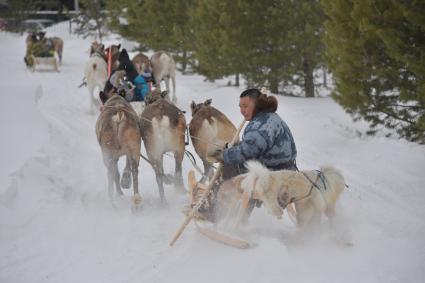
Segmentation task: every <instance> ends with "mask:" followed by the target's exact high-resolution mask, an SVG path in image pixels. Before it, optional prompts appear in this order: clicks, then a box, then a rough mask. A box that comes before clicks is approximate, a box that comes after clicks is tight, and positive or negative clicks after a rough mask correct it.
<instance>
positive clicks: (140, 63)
mask: <svg viewBox="0 0 425 283" xmlns="http://www.w3.org/2000/svg"><path fill="white" fill-rule="evenodd" d="M131 62H133V64H134V67H136V70H137V72H138V73H139V74H143V73H145V72H149V73H151V72H152V66H151V61H150V60H149V57H148V56H146V55H145V54H143V53H141V52H140V53H138V54H137V55H136V56H134V57H133V59H132V60H131Z"/></svg>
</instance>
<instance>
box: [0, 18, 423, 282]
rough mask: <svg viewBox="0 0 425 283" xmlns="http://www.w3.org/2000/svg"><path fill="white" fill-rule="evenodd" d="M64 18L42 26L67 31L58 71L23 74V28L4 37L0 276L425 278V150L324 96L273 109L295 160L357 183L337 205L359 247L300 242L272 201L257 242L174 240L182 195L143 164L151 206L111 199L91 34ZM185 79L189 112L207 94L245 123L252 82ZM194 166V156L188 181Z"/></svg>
mask: <svg viewBox="0 0 425 283" xmlns="http://www.w3.org/2000/svg"><path fill="white" fill-rule="evenodd" d="M67 25H68V24H67V23H62V24H59V25H56V26H54V27H52V28H50V29H49V30H48V31H47V36H53V35H58V36H61V37H62V38H63V39H64V55H63V65H62V66H61V71H60V73H55V72H50V71H48V70H43V71H38V72H35V73H32V72H30V71H28V70H27V69H26V68H25V65H24V62H23V56H24V52H25V43H24V41H25V37H24V36H19V35H13V34H9V33H4V32H1V33H0V42H1V46H2V52H1V53H0V60H1V62H2V64H1V65H0V77H1V80H0V87H1V89H2V99H3V102H2V103H1V111H0V115H1V116H0V118H1V119H0V121H1V122H0V125H1V130H2V133H3V134H2V141H1V142H2V147H1V148H2V149H1V150H2V151H1V153H2V158H1V161H0V162H1V169H2V170H1V188H0V254H1V255H2V256H1V257H0V282H61V283H64V282H170V281H173V282H282V281H285V282H384V281H385V282H422V280H423V278H424V277H425V250H424V249H423V246H424V244H425V241H424V239H423V235H424V233H425V224H424V220H423V219H425V208H424V206H423V199H425V198H424V197H425V190H424V186H425V185H424V184H425V174H424V172H425V170H424V169H425V147H424V146H421V145H417V144H414V143H409V142H406V141H404V140H398V139H396V138H385V137H382V136H378V137H368V136H365V135H364V134H362V133H364V132H365V130H366V125H365V124H364V123H354V122H352V120H351V118H350V117H349V116H348V115H347V114H346V113H345V112H344V111H343V110H342V109H341V108H340V107H339V106H338V105H337V104H336V103H335V102H333V101H332V100H331V99H330V98H327V97H323V98H315V99H305V98H293V97H278V99H279V109H278V112H279V114H280V115H281V116H282V117H283V119H284V120H285V121H286V122H287V123H288V125H289V127H290V128H291V130H292V132H293V135H294V138H295V141H296V144H297V148H298V158H297V162H298V166H299V167H300V169H317V168H319V166H320V165H323V164H332V165H334V166H335V167H337V168H339V169H340V170H341V171H342V172H343V173H344V175H345V178H346V181H347V183H348V184H349V186H350V188H349V189H347V190H346V191H345V192H344V193H343V195H342V197H341V199H340V201H339V203H338V205H337V211H338V213H339V215H340V217H341V220H340V222H341V225H342V226H341V227H342V228H341V233H343V234H344V236H346V237H347V238H350V239H351V241H352V242H353V244H354V245H353V246H352V247H342V246H340V245H337V244H335V243H333V242H332V241H331V240H330V239H329V237H328V236H329V235H328V234H326V233H324V234H320V233H317V234H315V235H310V236H311V237H312V238H313V239H310V240H309V241H306V242H302V241H294V240H293V237H291V236H292V235H293V234H294V233H295V228H294V227H293V225H292V224H291V222H290V221H289V219H288V218H287V217H286V216H285V217H284V219H283V220H281V221H279V220H277V219H274V218H273V217H272V216H270V215H268V214H267V213H266V212H265V210H263V209H256V210H255V211H254V213H253V215H252V218H251V221H250V224H249V226H248V227H247V228H246V230H247V231H246V232H247V234H246V236H247V237H249V239H250V240H252V241H253V242H255V243H256V244H257V246H256V247H254V248H252V249H249V250H238V249H233V248H229V247H227V246H224V245H221V244H219V243H216V242H213V241H211V240H209V239H207V238H205V237H203V236H202V235H200V234H199V233H197V232H196V230H195V228H194V227H193V226H192V225H190V226H189V227H188V228H187V230H186V231H185V232H184V233H183V235H182V237H181V238H180V239H179V240H178V242H177V243H176V244H175V245H174V246H173V247H169V246H168V243H169V241H170V239H171V237H172V236H173V235H174V233H175V231H176V229H177V228H178V227H179V226H180V224H181V223H182V221H183V220H184V215H183V214H182V212H181V210H182V208H183V206H184V205H185V204H186V202H187V196H186V195H181V194H177V193H175V192H174V189H173V188H172V187H171V186H166V192H165V193H166V198H167V200H168V206H167V207H161V206H160V205H159V195H158V190H157V185H156V181H155V176H154V173H153V170H152V168H151V167H150V166H149V165H148V164H147V163H146V162H144V161H143V160H141V161H140V167H139V171H140V174H139V183H140V192H141V196H142V203H143V209H142V210H141V211H140V212H138V213H136V214H133V213H131V211H130V197H131V190H130V191H128V190H127V191H125V197H124V198H123V199H121V200H118V201H117V203H116V205H115V206H114V207H113V206H111V204H110V202H109V200H108V194H107V188H106V185H107V180H106V168H105V167H104V165H103V161H102V158H101V152H100V148H99V145H98V143H97V141H96V137H95V131H94V125H95V122H96V118H97V115H90V114H89V100H88V94H87V89H85V88H77V86H78V85H79V84H80V83H81V79H82V76H83V69H84V65H85V63H86V61H87V59H88V52H87V50H88V48H89V46H90V41H89V40H83V39H81V38H78V37H76V36H75V35H70V34H68V30H67ZM108 40H109V41H110V42H106V43H112V42H117V38H112V37H111V38H109V39H108ZM124 45H125V47H127V48H129V49H130V50H131V48H132V45H131V43H129V42H124ZM176 80H177V84H178V97H179V103H178V105H179V107H181V108H182V109H183V110H186V111H187V114H186V120H187V121H188V122H189V121H190V107H189V105H190V102H191V101H192V100H194V101H195V102H197V103H199V102H201V101H204V100H206V99H208V98H212V99H213V102H212V104H213V106H215V107H217V108H218V109H220V110H221V111H223V112H224V113H225V114H226V115H228V117H229V118H230V120H231V121H232V122H233V123H234V124H235V125H238V124H239V123H240V121H241V118H242V117H241V115H240V114H239V109H238V100H239V98H238V96H239V94H240V92H241V91H242V90H243V88H234V87H226V86H225V85H226V83H227V82H226V81H224V80H222V81H218V82H216V83H207V82H204V81H203V78H202V77H200V76H196V75H182V74H180V73H178V74H177V78H176ZM188 149H189V150H190V151H192V152H194V151H193V149H192V147H191V146H189V147H188ZM198 162H199V159H198ZM122 165H123V162H121V166H122ZM165 167H166V168H165V169H166V171H167V172H170V171H172V170H173V167H174V162H173V159H171V158H169V157H167V156H166V157H165ZM190 169H192V167H191V164H190V162H189V160H188V159H185V160H184V162H183V174H184V178H185V182H186V181H187V180H186V176H187V172H188V171H189V170H190ZM290 239H292V240H290Z"/></svg>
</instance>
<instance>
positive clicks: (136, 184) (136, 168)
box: [127, 158, 142, 207]
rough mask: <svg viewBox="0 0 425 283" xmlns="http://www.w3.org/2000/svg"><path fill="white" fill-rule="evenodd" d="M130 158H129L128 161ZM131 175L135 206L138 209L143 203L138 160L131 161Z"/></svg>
mask: <svg viewBox="0 0 425 283" xmlns="http://www.w3.org/2000/svg"><path fill="white" fill-rule="evenodd" d="M129 159H130V158H127V161H128V160H129ZM130 162H131V175H133V192H134V197H133V201H134V205H135V206H136V207H137V206H139V205H140V202H141V201H142V198H141V197H140V194H139V179H138V176H139V162H138V161H137V160H134V159H131V161H130Z"/></svg>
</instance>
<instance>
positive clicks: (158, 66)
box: [151, 51, 177, 103]
mask: <svg viewBox="0 0 425 283" xmlns="http://www.w3.org/2000/svg"><path fill="white" fill-rule="evenodd" d="M151 65H152V73H153V77H154V79H155V81H156V83H157V84H160V83H161V80H164V81H165V85H166V87H167V92H168V93H171V92H170V78H171V81H172V83H173V96H172V99H170V100H171V101H172V102H173V103H177V96H176V63H175V62H174V59H173V57H172V56H171V55H170V54H168V53H166V52H165V51H158V52H155V53H154V54H153V55H152V57H151Z"/></svg>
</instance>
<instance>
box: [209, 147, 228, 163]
mask: <svg viewBox="0 0 425 283" xmlns="http://www.w3.org/2000/svg"><path fill="white" fill-rule="evenodd" d="M207 159H208V161H209V162H220V163H223V160H224V157H223V149H221V148H220V149H216V150H215V151H214V152H212V153H210V154H209V155H208V158H207Z"/></svg>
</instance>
